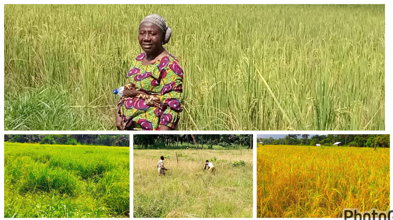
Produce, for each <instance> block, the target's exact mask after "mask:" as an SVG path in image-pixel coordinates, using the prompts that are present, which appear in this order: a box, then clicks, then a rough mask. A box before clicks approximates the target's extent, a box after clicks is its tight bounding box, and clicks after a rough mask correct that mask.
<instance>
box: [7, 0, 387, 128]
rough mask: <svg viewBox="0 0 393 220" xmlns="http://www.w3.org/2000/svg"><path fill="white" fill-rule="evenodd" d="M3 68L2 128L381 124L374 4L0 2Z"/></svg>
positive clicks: (379, 27)
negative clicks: (71, 3)
mask: <svg viewBox="0 0 393 220" xmlns="http://www.w3.org/2000/svg"><path fill="white" fill-rule="evenodd" d="M190 12H191V13H190ZM157 13H158V14H159V15H158V14H157ZM245 15H246V16H245ZM107 18H111V19H110V20H108V19H107ZM191 27H192V28H191ZM149 28H150V29H151V30H150V29H149ZM149 31H150V32H149ZM152 33H154V35H153V34H152ZM4 63H5V65H4V82H5V83H4V91H5V94H4V115H5V117H4V129H5V130H32V131H35V130H65V131H68V130H92V131H95V130H117V129H120V130H168V129H171V130H172V129H177V130H182V131H201V130H207V131H211V130H218V131H226V130H234V131H239V130H240V131H243V130H260V131H263V130H351V131H357V130H385V127H386V126H385V5H383V4H379V5H377V4H374V5H371V4H368V5H318V4H314V5H295V4H292V5H280V4H279V5H266V4H256V5H249V4H246V5H185V4H181V5H180V4H178V5H165V6H163V5H152V4H144V5H126V4H124V5H93V4H87V5H64V4H63V5H53V4H52V5H15V4H13V5H11V4H10V5H5V6H4ZM371 85H372V86H371ZM113 93H115V94H113Z"/></svg>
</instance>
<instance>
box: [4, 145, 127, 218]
mask: <svg viewBox="0 0 393 220" xmlns="http://www.w3.org/2000/svg"><path fill="white" fill-rule="evenodd" d="M4 145H5V146H4V154H5V156H4V195H5V196H4V217H6V218H10V217H14V218H44V217H46V218H60V217H62V218H64V217H68V218H80V217H82V218H88V217H91V218H100V217H106V218H112V217H126V216H125V213H127V212H128V211H129V205H130V203H129V201H130V195H129V194H130V192H129V186H130V182H129V163H130V161H129V147H103V146H83V145H82V146H65V145H40V144H20V143H8V142H5V144H4Z"/></svg>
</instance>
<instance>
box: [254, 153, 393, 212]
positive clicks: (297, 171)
mask: <svg viewBox="0 0 393 220" xmlns="http://www.w3.org/2000/svg"><path fill="white" fill-rule="evenodd" d="M257 152H258V156H257V157H258V163H257V167H258V168H257V169H258V174H257V187H258V189H257V191H258V195H257V213H258V214H257V216H258V217H313V218H316V217H336V218H339V217H342V209H343V208H358V209H359V211H361V212H363V211H370V210H371V209H372V208H376V209H378V210H380V211H387V210H389V207H390V155H389V152H390V149H381V148H378V149H377V150H376V151H374V149H372V148H355V147H324V148H321V147H313V146H311V147H308V146H258V150H257Z"/></svg>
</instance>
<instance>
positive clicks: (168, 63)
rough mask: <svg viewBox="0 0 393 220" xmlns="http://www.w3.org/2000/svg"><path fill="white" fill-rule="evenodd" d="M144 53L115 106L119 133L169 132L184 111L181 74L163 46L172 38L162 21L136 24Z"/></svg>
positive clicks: (150, 18) (152, 17)
mask: <svg viewBox="0 0 393 220" xmlns="http://www.w3.org/2000/svg"><path fill="white" fill-rule="evenodd" d="M138 32H139V34H138V41H139V45H140V46H141V48H142V50H143V51H144V52H143V53H141V54H139V55H138V56H137V57H136V58H135V60H133V62H132V67H131V69H130V70H129V72H128V73H127V75H126V77H127V79H126V85H125V86H124V91H123V96H122V98H121V99H120V100H119V102H118V108H117V111H116V126H117V128H118V129H119V130H124V129H126V130H171V129H175V128H176V127H177V124H178V122H179V119H180V112H181V111H182V109H183V93H182V92H183V85H182V84H183V70H182V68H181V67H180V66H179V60H178V59H177V58H176V57H174V56H173V55H171V54H170V53H169V52H168V51H167V50H165V48H164V47H163V45H165V44H166V43H168V42H169V39H170V38H171V28H169V27H168V25H167V24H166V21H165V19H164V18H162V17H161V16H160V15H157V14H152V15H148V16H147V17H145V18H144V19H143V20H142V22H141V23H140V24H139V30H138Z"/></svg>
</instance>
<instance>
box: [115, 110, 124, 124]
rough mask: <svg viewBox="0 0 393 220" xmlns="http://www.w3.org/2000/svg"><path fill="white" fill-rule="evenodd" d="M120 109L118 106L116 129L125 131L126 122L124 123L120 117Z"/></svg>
mask: <svg viewBox="0 0 393 220" xmlns="http://www.w3.org/2000/svg"><path fill="white" fill-rule="evenodd" d="M120 108H121V106H120V105H118V107H117V110H116V127H117V129H119V130H124V122H123V119H122V117H121V115H120Z"/></svg>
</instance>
